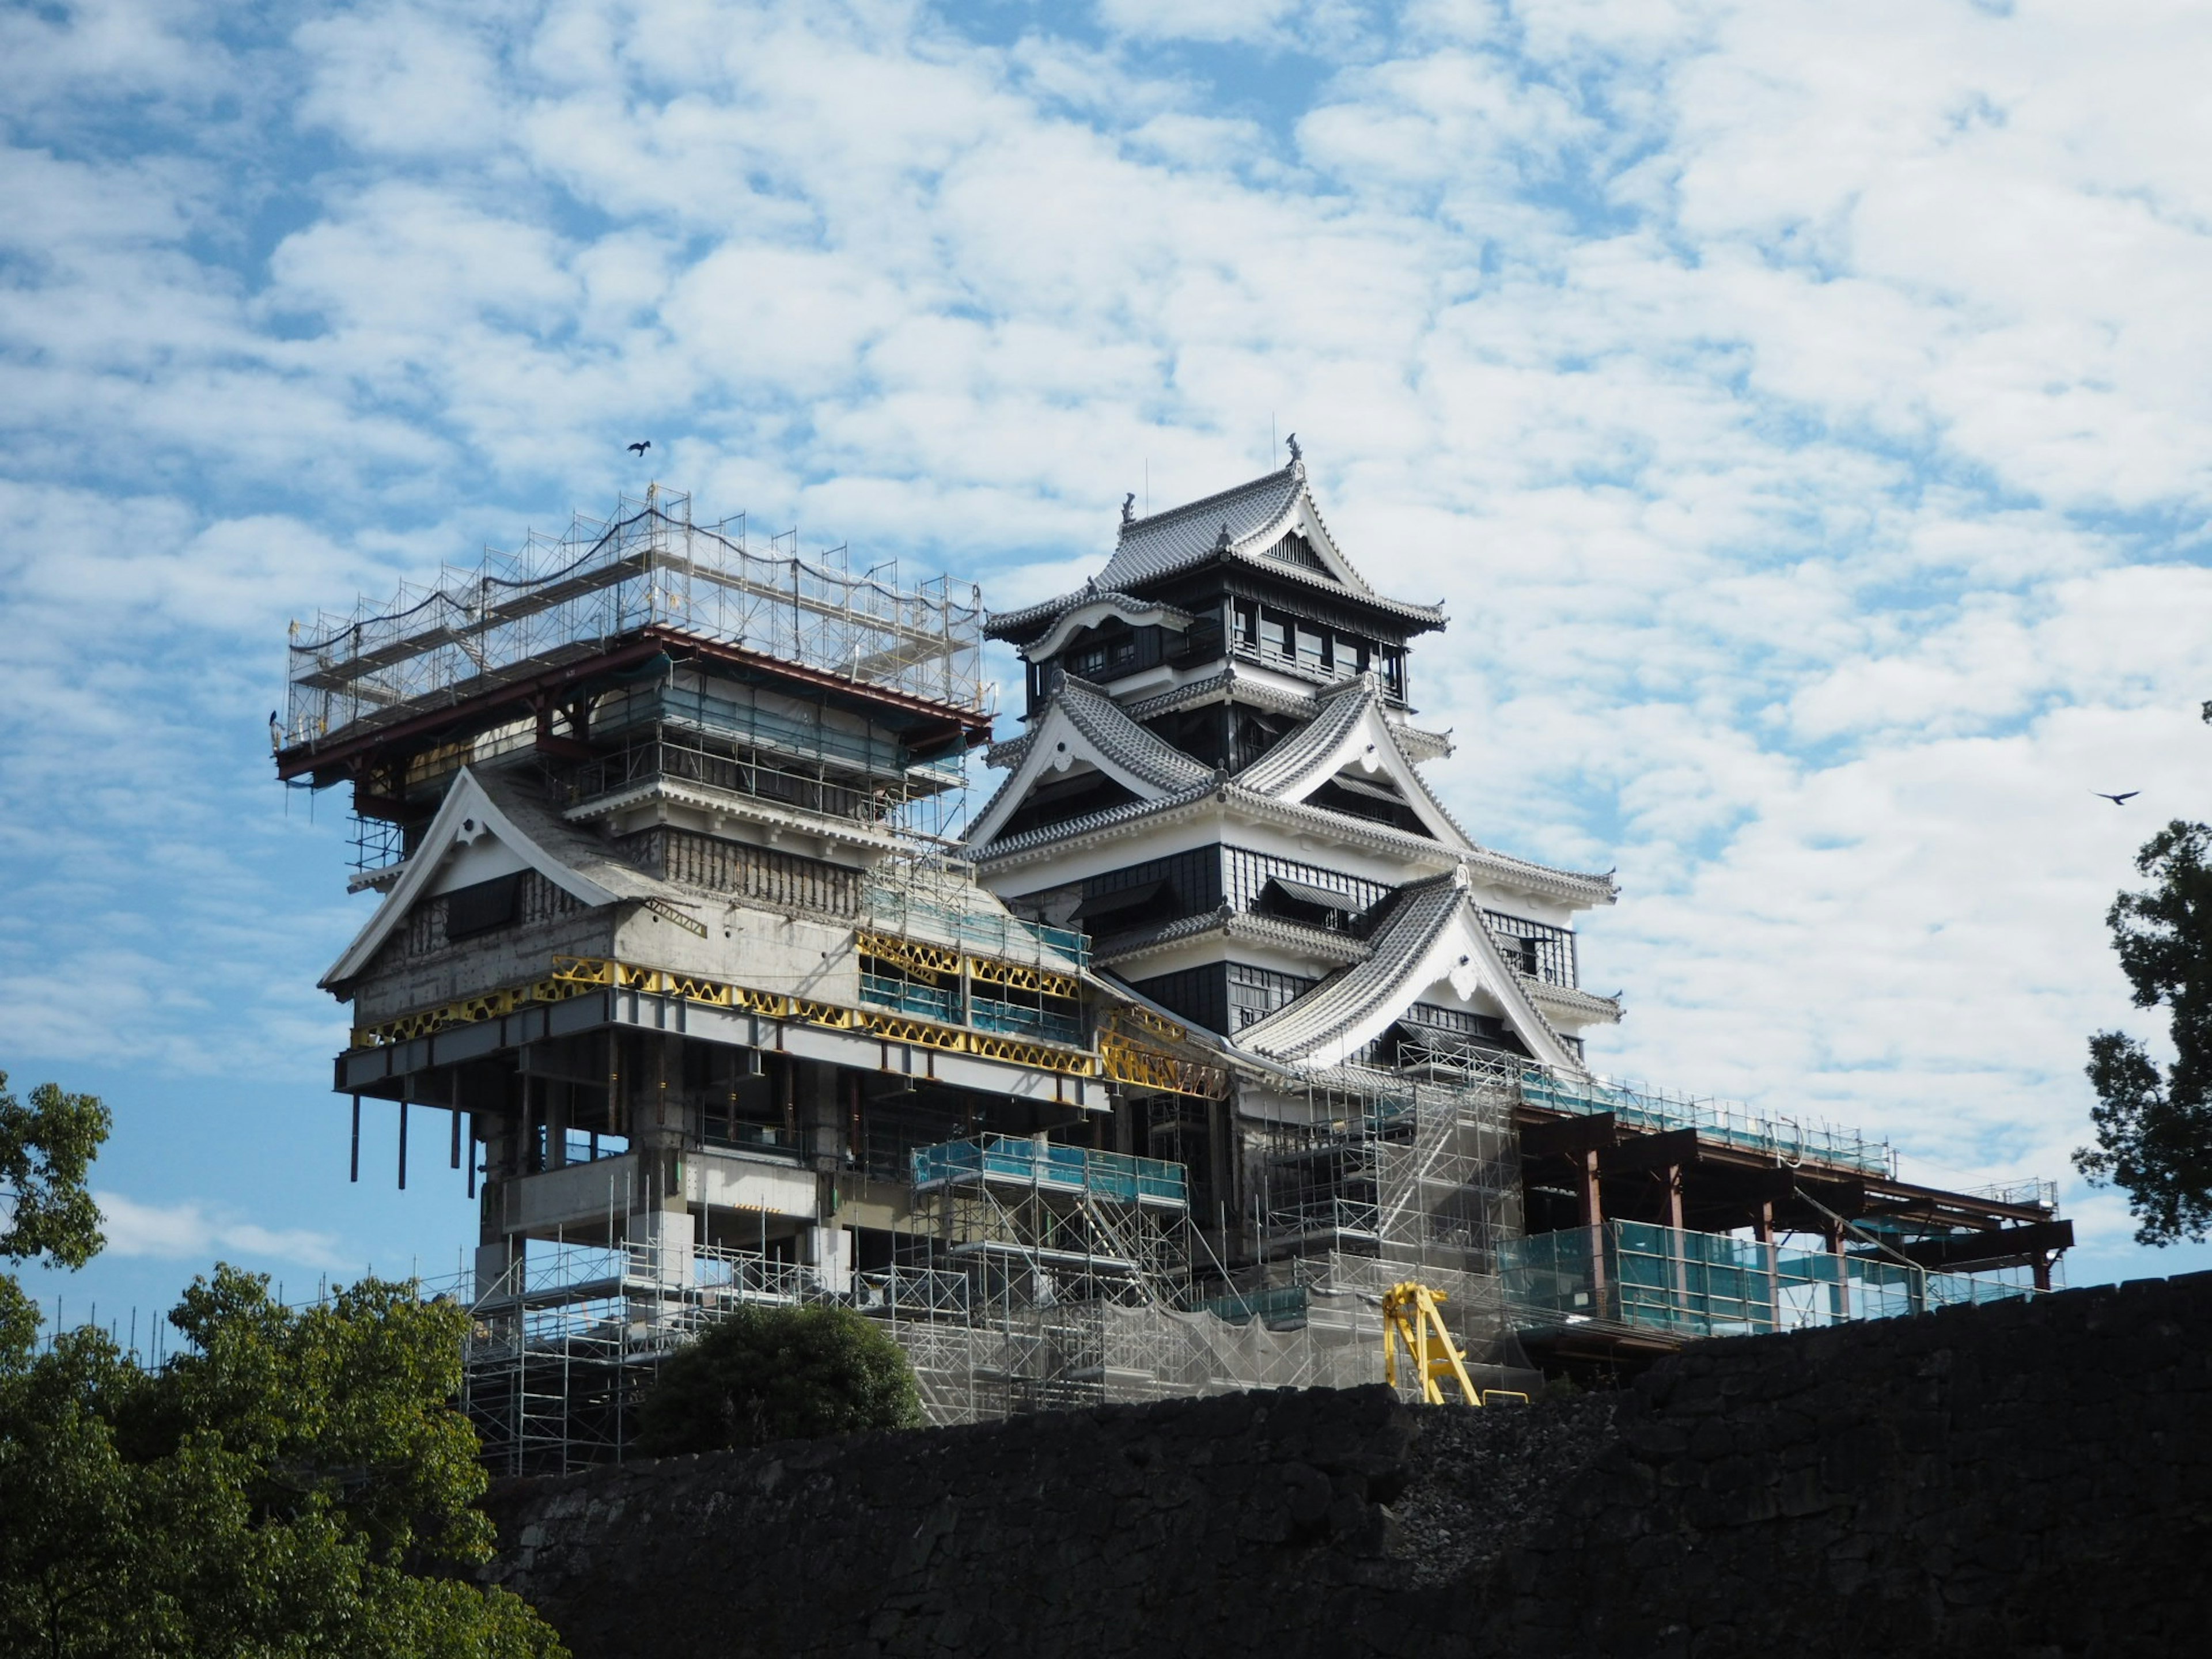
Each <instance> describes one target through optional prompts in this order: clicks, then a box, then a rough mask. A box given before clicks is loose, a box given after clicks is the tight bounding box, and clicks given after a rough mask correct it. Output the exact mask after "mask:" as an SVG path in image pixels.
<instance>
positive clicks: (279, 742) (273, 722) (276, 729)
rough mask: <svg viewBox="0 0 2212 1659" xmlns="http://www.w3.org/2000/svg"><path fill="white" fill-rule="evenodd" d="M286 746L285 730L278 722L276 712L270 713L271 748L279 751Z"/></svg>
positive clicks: (273, 710) (272, 710)
mask: <svg viewBox="0 0 2212 1659" xmlns="http://www.w3.org/2000/svg"><path fill="white" fill-rule="evenodd" d="M283 746H284V728H283V726H282V725H280V724H279V723H278V722H277V719H276V710H275V709H273V708H272V709H270V711H269V747H270V749H271V750H279V749H282V748H283Z"/></svg>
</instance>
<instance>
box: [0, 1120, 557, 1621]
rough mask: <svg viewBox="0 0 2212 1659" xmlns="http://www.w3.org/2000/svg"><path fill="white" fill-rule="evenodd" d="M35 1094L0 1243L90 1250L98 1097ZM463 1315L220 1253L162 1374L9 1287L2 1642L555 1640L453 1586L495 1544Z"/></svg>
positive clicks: (0, 1425)
mask: <svg viewBox="0 0 2212 1659" xmlns="http://www.w3.org/2000/svg"><path fill="white" fill-rule="evenodd" d="M0 1082H4V1079H0ZM5 1106H6V1109H5V1110H4V1112H0V1170H4V1171H6V1172H7V1176H8V1179H9V1180H10V1181H11V1182H13V1183H14V1185H13V1187H12V1189H11V1190H12V1192H13V1194H15V1198H16V1205H17V1207H16V1209H15V1213H14V1215H13V1216H12V1217H11V1218H10V1225H9V1231H8V1232H7V1233H6V1234H5V1235H0V1251H4V1253H5V1254H6V1255H8V1256H9V1258H10V1259H11V1260H15V1261H21V1260H24V1259H26V1258H27V1257H28V1256H31V1255H41V1256H44V1257H46V1259H48V1260H52V1261H60V1262H64V1263H67V1262H70V1261H83V1260H85V1259H87V1258H88V1257H89V1256H90V1255H91V1254H92V1253H93V1251H94V1250H95V1249H97V1248H98V1245H99V1237H98V1228H97V1222H98V1214H97V1212H96V1211H95V1210H94V1208H93V1207H92V1205H91V1200H90V1198H89V1196H88V1194H86V1192H85V1189H84V1181H85V1176H86V1174H87V1172H88V1166H89V1164H90V1162H91V1158H92V1157H93V1156H94V1153H95V1152H97V1150H98V1146H99V1144H100V1140H101V1139H104V1138H105V1136H106V1126H107V1114H106V1109H105V1108H104V1107H102V1106H101V1105H100V1103H99V1102H98V1101H96V1100H94V1099H92V1098H91V1097H88V1096H81V1095H79V1096H70V1095H64V1094H62V1093H61V1092H60V1091H58V1090H54V1089H52V1086H51V1085H47V1086H45V1087H42V1088H40V1090H38V1091H33V1095H32V1097H31V1106H30V1108H29V1109H21V1108H18V1107H16V1106H15V1103H14V1101H13V1100H12V1099H8V1100H7V1101H6V1103H5ZM19 1172H23V1173H20V1174H19ZM25 1194H28V1195H29V1206H28V1212H27V1211H26V1208H25V1206H24V1195H25ZM465 1317H466V1316H465V1314H464V1313H463V1312H462V1310H459V1309H458V1308H456V1307H453V1306H452V1305H450V1304H442V1303H425V1302H423V1301H422V1300H421V1298H420V1297H418V1296H417V1295H416V1293H415V1291H414V1289H413V1287H412V1286H410V1285H396V1284H387V1283H381V1282H379V1281H376V1280H366V1281H363V1282H362V1283H361V1284H358V1285H354V1286H353V1287H352V1288H351V1289H349V1290H346V1291H341V1292H339V1293H338V1294H337V1296H336V1297H333V1298H332V1299H331V1301H330V1302H329V1303H328V1304H325V1305H323V1306H320V1307H316V1308H312V1309H307V1310H294V1309H288V1308H285V1307H283V1305H281V1304H278V1303H277V1302H276V1300H275V1299H274V1298H273V1297H270V1294H269V1284H268V1280H267V1279H264V1278H261V1277H259V1276H258V1275H254V1274H250V1273H241V1272H239V1271H238V1270H237V1269H235V1268H232V1267H217V1268H216V1271H215V1273H214V1274H213V1275H212V1276H211V1277H210V1278H207V1279H199V1280H196V1281H195V1282H194V1283H193V1285H192V1287H191V1290H190V1291H187V1292H186V1293H185V1298H184V1301H183V1303H182V1304H181V1305H180V1306H179V1308H178V1309H177V1310H175V1311H174V1312H173V1314H172V1315H171V1316H170V1322H171V1323H172V1324H173V1325H174V1326H175V1327H176V1328H177V1329H178V1331H179V1333H180V1334H182V1335H183V1336H184V1337H185V1339H186V1346H185V1348H184V1350H183V1351H182V1352H180V1353H179V1355H178V1356H177V1357H176V1358H173V1359H172V1360H170V1361H169V1362H168V1363H167V1364H164V1365H162V1366H161V1367H160V1368H159V1369H158V1370H147V1369H145V1368H143V1367H142V1366H141V1365H139V1364H137V1362H136V1361H135V1360H134V1359H133V1358H131V1357H130V1356H128V1355H126V1354H125V1353H123V1352H121V1351H120V1350H119V1349H118V1347H117V1346H116V1345H115V1344H114V1342H113V1341H112V1340H110V1339H109V1338H108V1336H107V1335H106V1333H104V1332H101V1331H98V1330H94V1329H91V1328H85V1329H80V1330H76V1331H67V1332H62V1333H58V1334H57V1335H56V1337H55V1339H54V1340H53V1341H52V1344H51V1345H50V1346H48V1347H47V1348H46V1351H45V1352H40V1348H39V1345H38V1336H39V1319H38V1315H37V1312H36V1310H34V1309H33V1308H32V1307H31V1305H30V1304H29V1302H28V1301H27V1298H25V1297H24V1296H23V1294H22V1291H21V1286H20V1285H17V1283H16V1282H15V1279H14V1277H13V1276H12V1275H0V1654H7V1655H13V1654H18V1653H21V1654H26V1655H29V1654H39V1655H45V1656H48V1659H78V1656H82V1659H92V1656H98V1659H153V1656H156V1655H160V1656H165V1659H167V1656H185V1659H248V1656H252V1659H277V1656H287V1659H289V1656H295V1655H296V1656H301V1659H306V1656H309V1655H315V1656H323V1655H336V1656H359V1659H368V1656H372V1655H374V1656H379V1659H384V1656H422V1659H431V1656H437V1659H446V1656H453V1659H459V1656H462V1655H469V1656H485V1659H552V1656H556V1655H558V1654H560V1652H561V1648H560V1645H559V1644H558V1642H557V1641H556V1638H554V1635H553V1633H552V1632H551V1631H550V1629H548V1628H547V1627H546V1626H544V1624H543V1623H542V1622H541V1621H540V1620H538V1617H537V1615H536V1614H535V1613H532V1611H531V1610H530V1608H529V1607H527V1606H526V1605H525V1604H524V1603H523V1602H522V1601H520V1600H519V1599H518V1598H517V1597H515V1596H513V1595H510V1594H508V1593H507V1592H506V1591H503V1590H492V1591H489V1592H486V1591H484V1590H482V1589H478V1588H477V1587H476V1586H475V1585H474V1584H472V1583H468V1582H467V1581H466V1580H465V1578H463V1577H459V1572H460V1571H461V1570H464V1569H465V1568H466V1567H468V1566H469V1565H472V1564H474V1563H477V1562H479V1561H482V1560H484V1559H487V1558H488V1557H489V1554H490V1553H491V1542H492V1541H491V1531H490V1523H489V1521H488V1520H486V1518H485V1517H484V1516H483V1515H482V1514H481V1513H480V1512H479V1511H478V1510H477V1508H476V1500H477V1498H478V1497H479V1496H481V1494H482V1492H483V1486H484V1476H483V1470H482V1468H481V1467H480V1466H479V1465H478V1463H477V1441H476V1435H475V1431H473V1430H472V1429H471V1427H470V1425H469V1424H468V1422H467V1420H466V1419H465V1418H463V1417H462V1416H460V1415H459V1413H457V1412H455V1411H454V1410H453V1407H452V1406H451V1403H450V1401H451V1400H452V1397H453V1392H454V1390H455V1388H456V1386H457V1384H458V1383H459V1367H460V1352H461V1337H462V1334H463V1330H464V1327H465Z"/></svg>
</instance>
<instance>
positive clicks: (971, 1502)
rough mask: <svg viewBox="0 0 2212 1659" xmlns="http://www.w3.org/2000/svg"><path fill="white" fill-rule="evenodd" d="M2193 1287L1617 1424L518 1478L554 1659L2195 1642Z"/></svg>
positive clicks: (1784, 1344)
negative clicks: (552, 1632) (563, 1658)
mask: <svg viewBox="0 0 2212 1659" xmlns="http://www.w3.org/2000/svg"><path fill="white" fill-rule="evenodd" d="M2209 1465H2212V1274H2199V1275H2196V1276H2193V1277H2191V1278H2188V1279H2172V1280H2154V1281H2149V1282H2147V1283H2143V1284H2138V1285H2127V1286H2124V1287H2107V1288H2102V1289H2097V1290H2088V1291H2069V1292H2066V1293H2063V1294H2061V1295H2058V1296H2054V1297H2045V1298H2042V1299H2041V1300H2039V1301H2038V1302H2036V1303H2034V1304H2000V1305H1996V1306H1991V1307H1985V1308H1980V1309H1961V1310H1952V1311H1948V1312H1945V1313H1941V1314H1936V1315H1932V1316H1926V1317H1923V1318H1919V1319H1913V1320H1895V1321H1888V1322H1880V1323H1870V1324H1867V1325H1862V1326H1857V1327H1852V1328H1842V1329H1837V1330H1830V1331H1817V1332H1809V1333H1804V1334H1796V1335H1790V1336H1777V1337H1765V1338H1759V1339H1753V1340H1737V1341H1727V1342H1715V1343H1709V1344H1705V1345H1704V1346H1700V1347H1698V1348H1695V1349H1692V1350H1691V1351H1690V1352H1687V1353H1686V1354H1683V1355H1681V1356H1680V1357H1678V1358H1674V1359H1671V1360H1668V1361H1666V1362H1664V1363H1662V1364H1661V1365H1660V1366H1658V1367H1657V1368H1656V1370H1653V1371H1652V1372H1651V1373H1650V1374H1649V1375H1648V1376H1645V1377H1644V1378H1643V1379H1641V1380H1640V1381H1639V1382H1638V1383H1637V1384H1636V1385H1635V1386H1634V1387H1633V1388H1632V1389H1628V1390H1626V1391H1625V1392H1623V1393H1622V1394H1620V1395H1585V1396H1583V1397H1580V1398H1578V1399H1573V1400H1568V1401H1548V1402H1545V1403H1543V1404H1540V1405H1538V1406H1535V1407H1529V1408H1527V1409H1525V1410H1516V1409H1511V1408H1503V1407H1498V1408H1492V1409H1491V1410H1489V1411H1486V1412H1482V1413H1476V1412H1471V1411H1466V1410H1462V1409H1456V1408H1443V1409H1433V1410H1427V1411H1421V1410H1412V1409H1408V1408H1406V1407H1401V1406H1400V1405H1399V1404H1398V1403H1397V1402H1396V1401H1395V1399H1393V1398H1392V1397H1391V1396H1390V1395H1389V1394H1387V1393H1386V1392H1385V1391H1384V1390H1383V1389H1380V1388H1370V1389H1351V1390H1346V1391H1343V1392H1326V1391H1314V1392H1309V1393H1304V1394H1298V1393H1289V1392H1284V1393H1274V1394H1255V1395H1232V1396H1228V1397H1225V1398H1219V1399H1213V1400H1191V1401H1170V1402H1168V1403H1165V1404H1162V1405H1157V1406H1146V1407H1107V1408H1104V1409H1102V1410H1097V1411H1091V1412H1085V1413H1066V1414H1057V1415H1049V1416H1039V1417H1032V1418H1027V1419H1017V1420H1015V1421H1013V1422H1010V1423H1006V1424H1002V1425H983V1426H978V1427H973V1428H963V1429H950V1430H938V1431H925V1432H921V1433H915V1434H905V1435H886V1436H872V1437H850V1438H847V1439H843V1440H838V1441H829V1442H820V1443H811V1444H803V1445H786V1446H779V1447H773V1448H770V1449H767V1450H764V1451H762V1452H758V1453H745V1454H736V1453H732V1454H720V1455H712V1456H707V1457H699V1458H682V1459H671V1460H668V1461H666V1462H660V1463H655V1464H641V1465H633V1466H631V1467H629V1468H623V1469H609V1470H601V1471H597V1472H594V1473H592V1474H584V1475H578V1476H573V1477H569V1478H568V1479H566V1480H548V1481H535V1482H521V1483H515V1484H513V1485H511V1486H506V1487H503V1488H501V1489H500V1490H499V1491H498V1492H495V1495H494V1500H493V1507H494V1510H495V1515H496V1516H497V1517H498V1519H499V1521H500V1522H501V1534H502V1537H503V1538H504V1539H505V1540H506V1541H507V1547H506V1549H505V1552H504V1553H503V1555H502V1557H501V1561H500V1563H499V1564H498V1565H497V1567H496V1568H495V1574H496V1576H498V1577H501V1579H503V1581H504V1582H506V1583H508V1584H510V1585H511V1586H512V1587H513V1588H514V1589H518V1590H520V1591H521V1592H522V1593H523V1594H524V1595H527V1596H529V1597H530V1598H531V1599H532V1601H536V1602H537V1603H538V1606H539V1607H542V1608H543V1609H544V1611H545V1613H547V1614H548V1616H549V1617H550V1619H551V1620H553V1622H554V1623H555V1625H556V1626H558V1627H559V1628H560V1629H561V1631H562V1633H563V1634H564V1636H565V1637H566V1638H567V1639H568V1643H569V1644H570V1646H571V1647H572V1648H573V1649H574V1651H575V1653H576V1654H577V1656H578V1659H601V1656H613V1655H624V1656H639V1659H689V1656H694V1655H698V1656H705V1655H709V1654H712V1655H716V1656H732V1655H754V1654H757V1655H763V1656H768V1655H775V1656H793V1659H797V1656H815V1655H820V1656H839V1659H845V1656H854V1659H859V1656H870V1659H897V1656H908V1655H912V1656H924V1655H952V1654H959V1655H978V1656H981V1655H994V1656H995V1655H1002V1654H1003V1655H1008V1656H1012V1655H1021V1656H1024V1659H1041V1656H1054V1659H1056V1656H1062V1655H1067V1656H1091V1655H1097V1656H1108V1655H1135V1654H1140V1653H1141V1654H1147V1655H1181V1654H1206V1655H1216V1654H1218V1655H1243V1654H1251V1655H1255V1656H1258V1655H1262V1654H1264V1655H1267V1656H1269V1659H1294V1656H1300V1655H1313V1656H1316V1659H1317V1656H1322V1655H1331V1656H1334V1655H1366V1654H1376V1655H1380V1654H1383V1653H1386V1652H1387V1653H1392V1654H1403V1653H1405V1652H1407V1651H1410V1650H1412V1649H1413V1644H1419V1645H1420V1646H1421V1647H1422V1648H1423V1649H1424V1650H1428V1651H1431V1652H1443V1653H1465V1654H1469V1655H1488V1654H1497V1655H1515V1656H1520V1655H1528V1656H1534V1655H1539V1654H1543V1655H1571V1656H1613V1655H1618V1656H1622V1659H1628V1656H1635V1659H1644V1656H1650V1655H1677V1654H1679V1655H1684V1656H1690V1655H1696V1656H1708V1655H1710V1656H1730V1655H1746V1656H1748V1655H1753V1654H1757V1655H1762V1656H1766V1655H1774V1654H1778V1653H1786V1654H1788V1655H1790V1656H1792V1659H1798V1656H1814V1659H1818V1656H1827V1655H1835V1656H1844V1655H1851V1656H1858V1655H1897V1656H1905V1655H1911V1656H1916V1659H1917V1656H1928V1655H1960V1656H1984V1655H1987V1656H2023V1659H2024V1656H2034V1659H2057V1656H2061V1655H2065V1656H2074V1655H2093V1654H2095V1655H2102V1654H2114V1655H2118V1654H2187V1653H2194V1652H2199V1651H2207V1650H2212V1633H2208V1621H2212V1589H2208V1586H2212V1466H2209Z"/></svg>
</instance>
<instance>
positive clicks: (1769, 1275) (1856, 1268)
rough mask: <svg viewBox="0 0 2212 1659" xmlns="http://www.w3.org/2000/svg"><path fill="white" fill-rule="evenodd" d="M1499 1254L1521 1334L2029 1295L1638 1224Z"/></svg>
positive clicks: (1744, 1329) (1885, 1315) (1848, 1316)
mask: <svg viewBox="0 0 2212 1659" xmlns="http://www.w3.org/2000/svg"><path fill="white" fill-rule="evenodd" d="M1499 1256H1500V1262H1501V1266H1502V1268H1503V1271H1504V1279H1505V1298H1506V1304H1507V1306H1508V1307H1509V1308H1510V1310H1511V1312H1512V1316H1513V1319H1514V1322H1515V1323H1516V1325H1518V1326H1520V1327H1522V1328H1524V1329H1534V1328H1559V1327H1563V1326H1572V1325H1599V1326H1611V1327H1628V1328H1636V1329H1643V1330H1656V1331H1663V1332H1667V1333H1669V1334H1674V1335H1679V1336H1686V1337H1706V1336H1746V1335H1756V1334H1764V1333H1766V1332H1771V1331H1787V1330H1798V1329H1802V1328H1806V1327H1808V1326H1814V1325H1836V1324H1842V1323H1845V1322H1853V1321H1857V1320H1864V1319H1891V1318H1895V1317H1898V1316H1901V1315H1907V1314H1917V1313H1926V1312H1929V1311H1930V1310H1934V1309H1936V1308H1944V1307H1951V1306H1954V1305H1958V1304H1966V1303H1981V1302H2008V1301H2013V1300H2015V1299H2017V1298H2020V1297H2027V1296H2033V1295H2034V1294H2035V1293H2036V1292H2035V1291H2033V1289H2031V1288H2030V1287H2029V1286H2027V1285H2015V1284H2009V1283H2007V1282H2005V1281H2003V1280H2001V1279H1978V1278H1975V1277H1972V1275H1969V1274H1966V1273H1931V1272H1929V1271H1927V1270H1926V1269H1923V1268H1919V1267H1906V1266H1905V1265H1904V1264H1903V1263H1901V1262H1893V1261H1881V1260H1879V1259H1876V1258H1873V1257H1869V1256H1859V1255H1835V1254H1833V1253H1832V1252H1829V1251H1826V1250H1799V1249H1789V1248H1787V1247H1786V1246H1784V1245H1780V1244H1768V1243H1759V1242H1758V1241H1757V1240H1755V1239H1747V1238H1737V1237H1730V1236H1729V1235H1726V1234H1718V1233H1693V1232H1686V1231H1678V1230H1676V1229H1674V1228H1671V1227H1657V1226H1653V1225H1650V1224H1648V1223H1645V1222H1640V1221H1608V1222H1606V1223H1604V1224H1603V1225H1601V1226H1596V1227H1576V1228H1571V1229H1569V1230H1567V1231H1562V1232H1555V1233H1540V1234H1538V1235H1536V1236H1535V1237H1532V1238H1521V1239H1513V1240H1509V1241H1507V1242H1506V1243H1504V1244H1503V1245H1502V1247H1501V1248H1500V1250H1499Z"/></svg>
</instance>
